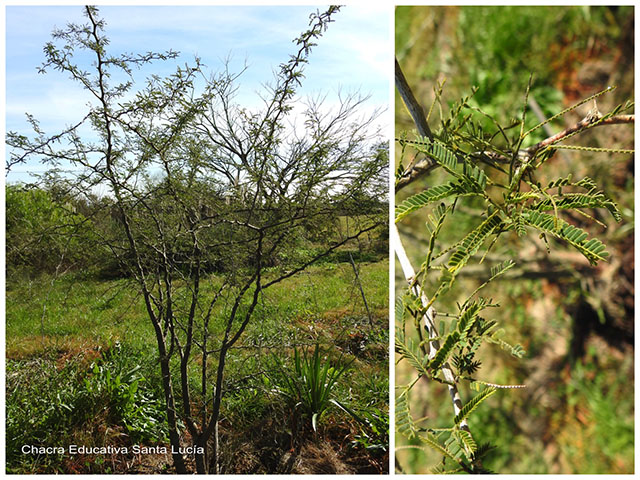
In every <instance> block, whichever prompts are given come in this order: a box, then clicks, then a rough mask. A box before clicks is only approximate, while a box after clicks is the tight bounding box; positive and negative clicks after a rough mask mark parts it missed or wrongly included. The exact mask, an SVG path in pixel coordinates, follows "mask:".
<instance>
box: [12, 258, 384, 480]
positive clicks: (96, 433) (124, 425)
mask: <svg viewBox="0 0 640 480" xmlns="http://www.w3.org/2000/svg"><path fill="white" fill-rule="evenodd" d="M358 269H359V275H360V280H361V282H362V288H363V290H364V292H365V295H366V298H367V302H368V305H369V309H370V312H371V315H372V318H371V321H370V319H369V316H368V313H367V311H366V309H365V306H364V303H363V301H362V297H361V294H360V290H359V288H358V286H357V285H356V284H355V282H354V272H353V269H352V266H351V264H350V263H324V264H321V265H319V266H313V267H311V268H309V269H308V270H306V271H305V272H304V273H300V274H297V275H295V276H293V277H291V278H288V279H286V280H285V281H283V282H282V283H280V284H277V285H275V286H273V287H272V288H269V289H268V290H266V291H265V292H264V295H263V296H262V298H261V300H260V303H259V305H258V307H257V308H256V311H255V313H254V317H253V320H252V322H251V323H250V324H249V326H248V328H247V330H246V331H245V333H244V334H243V336H242V337H241V340H240V342H239V344H238V345H237V346H238V347H239V348H236V349H234V350H232V351H231V352H230V353H229V359H228V364H227V373H226V375H225V378H226V379H227V380H226V389H227V393H226V394H225V397H224V400H223V416H224V419H225V420H224V424H223V425H224V427H223V428H225V429H226V430H225V431H224V432H223V434H224V435H225V436H228V437H229V438H231V437H241V436H242V431H243V429H252V428H255V422H256V421H258V420H259V419H265V418H268V419H271V420H270V421H274V422H276V424H275V425H274V427H273V428H275V429H282V431H283V432H285V431H286V430H287V425H288V422H289V417H288V415H289V413H290V412H289V411H288V409H286V408H285V406H284V399H283V398H282V397H281V396H278V395H274V394H273V392H272V391H270V389H269V388H267V385H266V384H265V382H264V381H263V377H261V376H260V375H254V372H260V371H263V370H264V369H265V368H268V367H269V362H267V361H265V359H266V358H267V357H269V356H270V355H277V356H279V357H280V358H282V359H284V361H285V364H287V363H288V361H289V355H290V349H289V347H287V345H296V344H307V343H309V342H311V341H318V342H320V343H322V344H323V345H330V347H331V348H332V349H336V348H339V349H341V350H342V351H344V354H345V357H346V358H349V359H350V361H351V362H354V363H353V366H354V368H350V369H349V370H348V371H347V372H345V374H344V376H343V377H342V378H340V379H338V381H337V382H336V387H335V392H336V398H338V399H340V401H342V402H345V403H347V404H355V405H356V407H358V408H367V407H369V408H371V409H377V410H376V411H378V410H379V411H388V390H385V388H384V385H385V384H387V383H388V375H387V373H388V307H387V305H388V262H387V261H386V260H384V261H378V262H376V263H360V264H358ZM267 275H272V274H270V273H268V274H267ZM52 280H53V279H52V278H51V277H49V276H46V275H43V276H41V277H39V278H35V279H33V278H31V279H27V278H24V277H19V276H15V277H10V278H9V279H8V282H7V293H6V305H7V308H6V311H7V327H6V332H7V335H6V338H7V378H8V380H7V413H8V422H7V438H8V440H7V459H8V467H7V468H8V471H11V472H13V473H27V472H32V473H33V472H58V473H64V472H68V471H69V468H72V467H70V466H69V465H70V463H69V462H71V460H70V459H69V458H64V457H56V456H41V457H37V458H34V457H31V456H25V455H20V454H16V451H17V449H19V448H20V446H21V445H23V444H35V445H58V444H65V445H66V444H68V443H69V442H71V443H77V444H85V445H105V444H113V443H114V442H118V441H123V440H122V439H126V440H124V441H125V443H126V442H136V443H139V444H154V443H155V442H163V441H164V435H165V433H164V432H165V428H166V427H165V423H164V419H163V415H162V410H163V408H162V404H163V401H162V399H163V394H162V391H161V387H160V385H161V384H160V377H159V367H158V365H157V353H156V347H155V336H154V334H153V330H152V328H151V324H150V321H149V320H148V318H147V317H146V312H145V309H144V305H143V302H142V299H141V297H140V296H139V295H137V293H136V288H135V285H134V284H132V283H131V282H129V281H126V280H96V279H93V278H89V277H86V276H83V275H78V274H75V275H66V276H61V277H60V278H57V279H55V281H52ZM219 282H220V280H219V279H218V277H216V276H215V275H212V276H211V277H210V278H208V279H207V281H206V282H204V284H203V293H204V294H205V295H208V294H210V293H211V292H213V291H214V290H215V287H216V285H218V284H219ZM179 304H180V300H179V301H178V306H179ZM223 314H224V305H222V306H221V307H220V308H219V309H218V310H217V311H216V315H217V317H218V318H219V317H220V316H221V315H223ZM214 323H215V324H214V325H212V330H213V331H216V330H218V329H221V328H222V323H219V322H214ZM210 360H211V361H212V362H215V359H214V358H211V359H210ZM197 361H198V358H197V356H196V357H194V363H193V367H194V368H193V369H192V370H191V372H190V374H191V375H190V383H191V385H192V386H193V387H195V389H196V390H198V389H199V385H200V383H199V382H200V377H199V369H198V368H197ZM212 366H214V365H212ZM356 366H357V368H355V367H356ZM175 367H177V365H174V368H175ZM33 371H35V372H36V375H32V372H33ZM192 400H193V401H197V400H198V398H197V395H194V397H193V398H192ZM336 422H337V423H338V424H340V423H344V424H345V425H351V420H350V419H349V418H348V415H347V414H344V413H343V412H341V411H340V410H339V409H337V408H336V409H332V413H331V415H329V416H328V417H326V418H325V419H323V421H322V422H321V424H322V425H321V426H322V427H323V428H324V427H326V428H327V429H329V430H327V429H323V430H322V431H323V432H325V434H327V435H328V433H326V432H329V431H330V427H331V425H333V424H336ZM105 428H106V429H107V430H106V432H107V433H105V430H104V429H105ZM109 432H110V433H109ZM123 434H124V436H123ZM361 434H362V433H361V432H360V431H359V430H358V429H357V428H356V427H355V426H353V435H361ZM80 442H81V443H80ZM107 467H108V462H107V463H105V464H104V466H100V467H98V466H97V464H96V465H94V466H93V467H91V468H93V470H90V471H91V472H93V473H109V470H108V469H107ZM77 468H80V469H81V471H84V472H88V471H89V470H87V468H88V467H86V466H78V467H77ZM108 468H111V467H108Z"/></svg>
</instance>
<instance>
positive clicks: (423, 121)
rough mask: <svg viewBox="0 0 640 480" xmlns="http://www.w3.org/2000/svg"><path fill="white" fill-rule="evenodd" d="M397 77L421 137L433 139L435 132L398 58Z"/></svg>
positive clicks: (403, 99)
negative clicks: (432, 130)
mask: <svg viewBox="0 0 640 480" xmlns="http://www.w3.org/2000/svg"><path fill="white" fill-rule="evenodd" d="M395 77H396V88H397V89H398V93H400V96H401V97H402V101H403V102H404V104H405V105H406V106H407V109H408V110H409V113H410V114H411V118H413V121H414V123H415V124H416V128H417V129H418V133H419V134H420V136H421V137H427V138H428V139H429V140H433V133H431V129H430V128H429V124H428V123H427V118H426V117H425V115H424V110H423V109H422V107H421V106H420V104H419V103H418V101H417V100H416V97H415V95H414V94H413V92H412V91H411V87H409V84H408V83H407V79H406V78H405V77H404V73H402V69H401V68H400V64H399V63H398V59H396V71H395Z"/></svg>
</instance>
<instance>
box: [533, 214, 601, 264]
mask: <svg viewBox="0 0 640 480" xmlns="http://www.w3.org/2000/svg"><path fill="white" fill-rule="evenodd" d="M522 218H523V219H524V221H525V222H527V223H528V224H529V225H531V226H532V227H535V228H536V229H538V230H541V231H543V232H548V233H551V234H552V235H554V236H556V237H557V238H559V239H561V240H564V241H566V242H567V243H569V244H570V245H571V246H573V247H574V248H576V249H577V250H578V251H579V252H580V253H582V254H583V255H584V256H585V258H586V259H587V260H589V262H590V263H591V264H592V265H595V264H597V263H598V261H599V260H604V259H605V258H606V257H607V256H609V253H608V252H607V251H606V247H605V245H604V244H603V243H602V242H601V241H600V240H598V239H597V238H592V239H590V240H587V237H588V234H587V232H585V231H584V230H582V229H580V228H578V227H576V226H574V225H571V224H569V223H567V222H565V221H564V220H562V219H560V218H558V217H555V216H553V215H549V214H547V213H542V212H537V211H535V210H529V209H527V210H525V211H523V212H522Z"/></svg>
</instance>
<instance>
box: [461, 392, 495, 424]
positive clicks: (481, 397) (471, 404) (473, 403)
mask: <svg viewBox="0 0 640 480" xmlns="http://www.w3.org/2000/svg"><path fill="white" fill-rule="evenodd" d="M494 393H496V389H495V388H493V387H489V388H486V389H484V390H483V391H482V392H480V393H479V394H478V395H476V396H475V397H473V398H472V399H471V400H469V401H468V402H467V403H465V405H464V407H462V409H461V410H460V413H458V415H456V418H454V419H453V423H454V425H456V426H457V425H460V423H462V421H463V420H465V419H466V418H467V417H468V416H469V415H470V414H471V412H473V411H474V410H475V409H476V408H478V406H479V405H480V404H481V403H482V402H484V401H485V400H486V399H487V398H489V397H490V396H491V395H493V394H494Z"/></svg>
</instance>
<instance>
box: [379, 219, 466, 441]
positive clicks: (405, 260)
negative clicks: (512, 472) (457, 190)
mask: <svg viewBox="0 0 640 480" xmlns="http://www.w3.org/2000/svg"><path fill="white" fill-rule="evenodd" d="M391 241H392V244H393V249H394V250H395V252H396V256H397V257H398V261H399V262H400V266H401V267H402V272H403V273H404V277H405V279H406V280H407V282H408V283H409V287H410V288H411V291H412V292H413V293H414V295H416V296H417V297H418V298H419V299H420V301H421V303H422V306H423V307H427V305H429V303H430V302H429V299H428V297H427V295H426V294H425V293H424V291H423V290H422V288H421V287H420V285H418V283H417V282H415V281H414V280H415V276H416V272H415V270H414V269H413V266H412V265H411V261H410V260H409V257H408V256H407V254H406V252H405V250H404V246H403V245H402V241H401V240H400V234H399V233H398V227H396V226H395V225H394V226H393V228H392V229H391ZM435 319H436V311H435V310H434V309H433V307H429V309H428V310H427V311H426V313H425V314H424V315H423V316H422V320H423V322H424V326H425V328H426V330H427V332H429V338H430V340H429V358H430V359H432V358H433V357H435V355H436V353H437V351H438V349H439V348H440V343H439V342H438V340H437V337H438V336H439V334H438V329H437V327H436V324H435ZM441 368H442V373H443V375H444V378H445V380H446V382H447V387H448V388H449V395H450V396H451V401H452V402H453V412H454V414H455V415H458V413H460V410H461V409H462V400H461V398H460V393H459V392H458V387H457V384H456V380H455V375H454V374H453V371H452V370H451V367H450V366H449V363H448V362H445V363H444V364H443V365H442V367H441ZM460 428H462V429H463V430H466V431H469V426H468V425H467V422H466V420H463V421H462V422H461V423H460Z"/></svg>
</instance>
